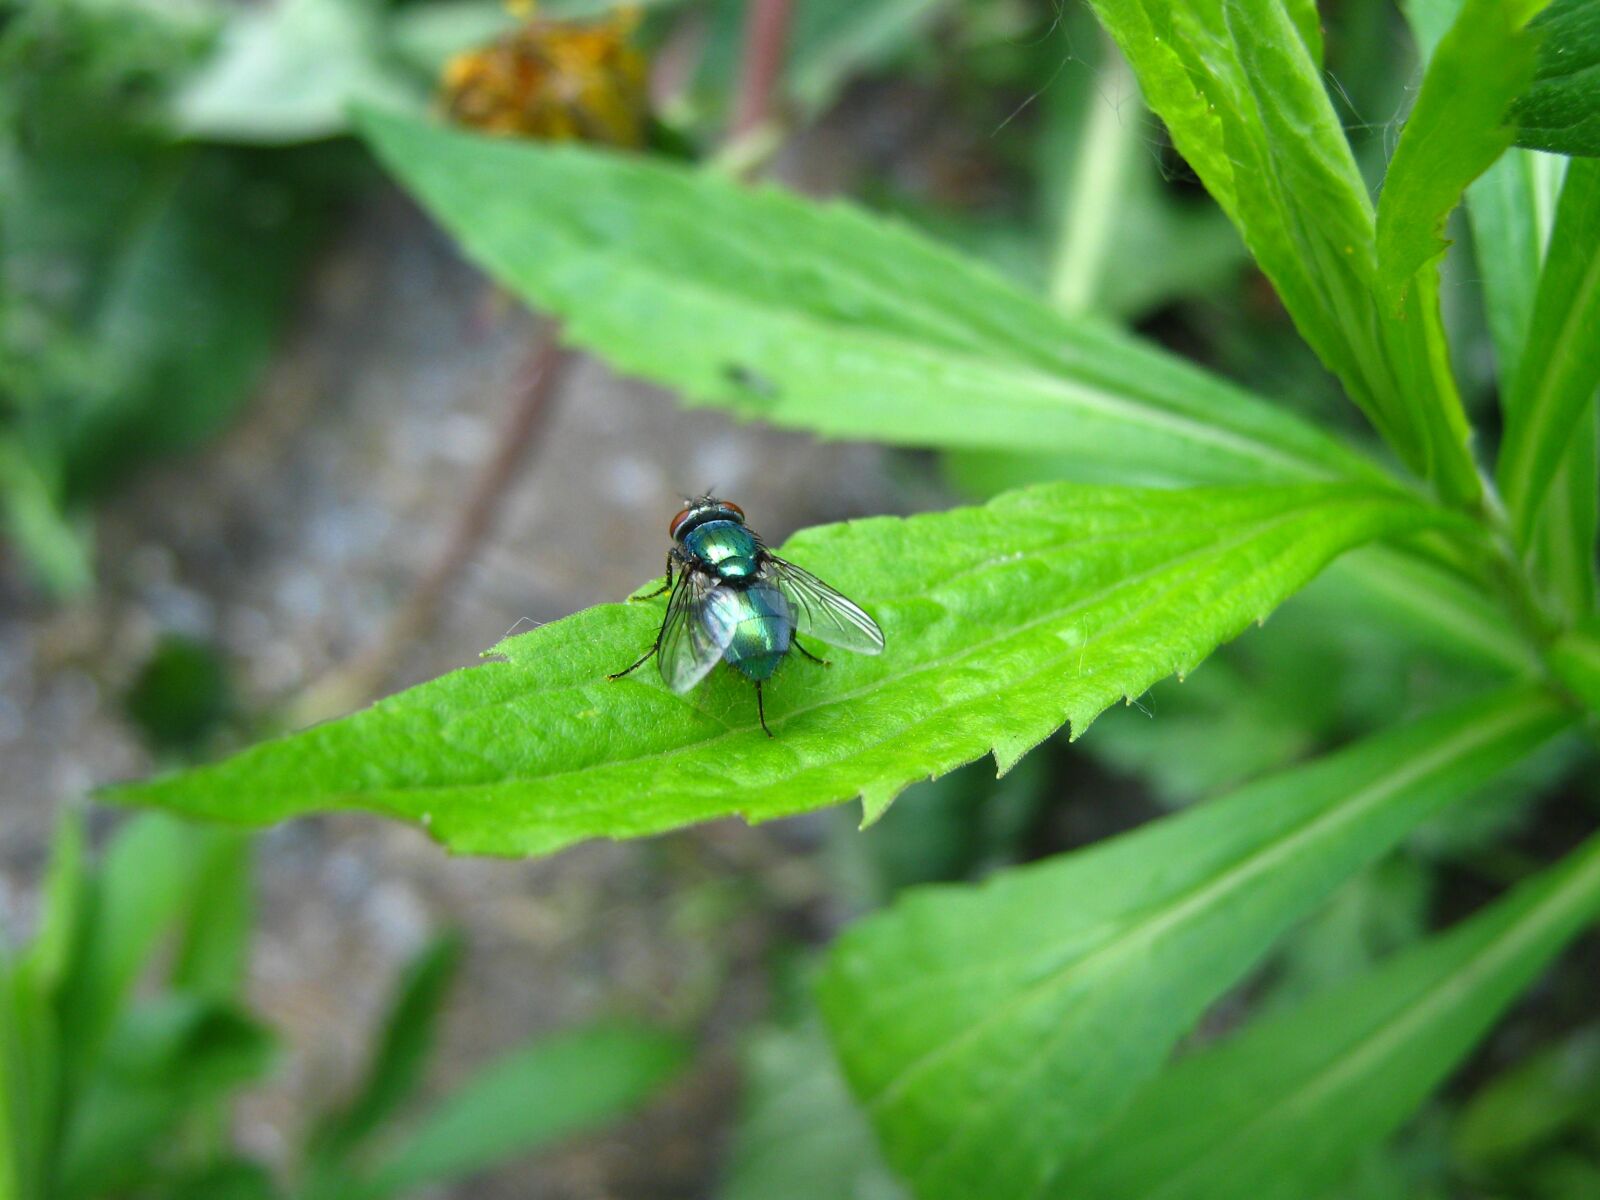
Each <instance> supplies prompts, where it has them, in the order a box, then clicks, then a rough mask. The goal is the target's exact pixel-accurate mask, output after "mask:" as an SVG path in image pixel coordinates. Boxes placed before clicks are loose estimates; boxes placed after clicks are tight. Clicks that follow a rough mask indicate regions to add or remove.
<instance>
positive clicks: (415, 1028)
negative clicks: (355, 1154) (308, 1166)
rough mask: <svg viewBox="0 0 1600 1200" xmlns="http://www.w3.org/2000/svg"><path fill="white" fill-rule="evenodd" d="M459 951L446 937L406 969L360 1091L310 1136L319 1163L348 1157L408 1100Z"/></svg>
mask: <svg viewBox="0 0 1600 1200" xmlns="http://www.w3.org/2000/svg"><path fill="white" fill-rule="evenodd" d="M461 951H462V941H461V938H460V937H459V936H458V935H454V934H447V935H445V936H443V937H438V938H435V939H434V940H433V941H432V942H430V943H429V944H428V945H427V946H425V947H423V949H422V951H421V952H420V953H419V954H417V955H416V957H414V958H413V959H412V960H411V961H410V962H409V963H408V964H407V965H406V969H405V973H404V975H403V976H402V977H401V979H400V983H399V985H398V987H397V988H396V990H395V996H394V999H393V1001H392V1002H391V1005H390V1009H389V1015H388V1018H387V1019H386V1020H385V1022H384V1027H383V1032H382V1034H381V1035H380V1037H379V1038H378V1040H377V1044H376V1045H375V1047H374V1049H373V1054H372V1061H371V1062H370V1063H368V1065H367V1075H366V1078H365V1079H364V1080H363V1081H362V1083H361V1087H360V1089H359V1090H358V1091H357V1093H356V1095H355V1097H354V1098H353V1099H352V1100H351V1102H350V1103H349V1104H348V1105H347V1106H345V1107H344V1108H343V1109H341V1110H339V1111H338V1112H335V1113H332V1114H330V1115H329V1116H328V1117H327V1118H326V1119H325V1120H324V1121H323V1122H322V1124H321V1126H320V1127H319V1128H318V1129H317V1130H316V1132H315V1133H314V1135H313V1137H312V1142H311V1149H312V1153H313V1155H314V1156H316V1157H317V1158H318V1159H320V1160H323V1161H324V1162H332V1161H336V1160H338V1159H341V1158H343V1157H345V1156H347V1155H348V1154H349V1153H350V1152H351V1151H352V1150H353V1149H355V1148H356V1147H357V1146H359V1145H360V1144H361V1142H362V1141H363V1140H364V1139H366V1138H368V1137H370V1136H371V1135H372V1133H373V1132H374V1131H375V1130H377V1129H378V1128H379V1126H381V1125H382V1123H383V1122H384V1121H385V1120H386V1119H387V1118H389V1117H390V1116H391V1115H393V1114H394V1113H395V1112H396V1111H398V1110H399V1108H400V1107H401V1106H402V1105H403V1104H405V1102H406V1101H407V1100H409V1099H410V1097H411V1095H412V1093H413V1092H414V1091H415V1090H416V1087H417V1085H418V1084H419V1083H420V1082H421V1080H422V1073H423V1070H424V1069H425V1068H426V1066H427V1062H428V1054H429V1052H430V1051H431V1050H432V1049H433V1043H434V1038H435V1034H436V1031H437V1027H438V1024H439V1015H440V1013H441V1012H442V1011H443V1009H444V1003H445V1000H446V998H447V997H448V996H449V994H450V985H451V984H452V983H453V982H454V981H455V976H456V970H457V967H458V966H459V965H460V961H461Z"/></svg>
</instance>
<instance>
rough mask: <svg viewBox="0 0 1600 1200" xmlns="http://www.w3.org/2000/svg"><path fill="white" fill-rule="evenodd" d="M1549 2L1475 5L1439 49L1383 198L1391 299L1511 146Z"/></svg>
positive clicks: (1474, 1) (1384, 260)
mask: <svg viewBox="0 0 1600 1200" xmlns="http://www.w3.org/2000/svg"><path fill="white" fill-rule="evenodd" d="M1546 3H1548V0H1518V2H1516V3H1508V2H1507V0H1465V2H1464V3H1463V4H1462V5H1461V9H1460V12H1459V14H1458V15H1457V17H1456V20H1455V23H1454V24H1453V25H1452V26H1451V27H1450V29H1449V31H1448V32H1447V33H1446V34H1445V35H1444V37H1443V39H1442V40H1441V41H1440V42H1439V45H1438V48H1437V49H1436V50H1435V51H1434V52H1433V54H1432V56H1431V58H1430V60H1429V62H1428V69H1427V73H1426V75H1425V76H1424V77H1423V80H1422V89H1421V90H1420V91H1419V92H1418V93H1417V99H1416V103H1415V104H1414V105H1413V106H1412V109H1411V114H1410V116H1409V117H1408V118H1407V119H1406V124H1405V129H1404V130H1403V131H1402V132H1401V135H1400V141H1399V144H1398V145H1397V146H1396V147H1395V151H1394V157H1393V158H1392V159H1391V160H1390V162H1389V171H1388V174H1387V175H1386V176H1385V177H1384V181H1383V192H1382V194H1381V195H1380V196H1379V199H1378V224H1377V234H1378V273H1379V278H1380V280H1381V283H1382V286H1383V288H1384V289H1385V291H1386V292H1387V294H1388V296H1389V297H1390V299H1391V301H1392V302H1393V303H1395V304H1397V305H1398V303H1399V298H1400V296H1401V294H1402V293H1403V292H1404V290H1405V289H1406V287H1407V286H1409V284H1410V281H1411V278H1412V276H1414V275H1415V274H1416V273H1417V272H1418V271H1421V270H1424V269H1428V270H1430V271H1432V270H1434V269H1436V268H1435V267H1434V266H1433V265H1432V264H1433V262H1434V260H1435V259H1437V258H1438V257H1439V256H1440V255H1442V254H1443V253H1444V252H1445V250H1446V248H1447V247H1448V246H1449V243H1448V242H1447V241H1445V238H1444V224H1445V219H1446V218H1447V217H1449V215H1450V213H1451V212H1453V211H1454V210H1455V207H1456V205H1457V204H1458V203H1460V200H1461V195H1462V192H1463V191H1464V190H1465V189H1466V187H1467V185H1468V184H1469V183H1471V182H1472V181H1473V180H1474V179H1476V178H1478V176H1480V175H1482V174H1483V172H1484V171H1485V170H1487V169H1488V167H1489V166H1490V164H1491V163H1493V162H1494V161H1495V159H1497V158H1499V157H1500V155H1501V154H1502V153H1504V152H1505V151H1506V150H1507V149H1509V148H1510V146H1511V142H1512V139H1513V138H1514V136H1515V133H1516V130H1515V129H1514V127H1513V126H1512V125H1511V124H1509V123H1508V122H1507V121H1506V119H1505V118H1506V109H1507V107H1508V106H1509V105H1510V103H1511V101H1512V100H1513V99H1514V98H1515V97H1516V96H1517V95H1518V93H1520V92H1521V91H1522V90H1523V88H1524V87H1525V86H1526V84H1527V82H1528V81H1529V80H1530V79H1531V78H1532V77H1533V65H1534V56H1535V51H1536V49H1537V46H1538V41H1539V38H1538V35H1537V34H1536V33H1533V32H1530V31H1529V30H1528V29H1527V22H1528V20H1529V19H1530V18H1531V17H1532V16H1534V14H1535V13H1537V12H1538V10H1539V9H1540V8H1542V7H1544V5H1545V4H1546Z"/></svg>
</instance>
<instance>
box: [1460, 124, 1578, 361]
mask: <svg viewBox="0 0 1600 1200" xmlns="http://www.w3.org/2000/svg"><path fill="white" fill-rule="evenodd" d="M1566 165H1567V162H1566V159H1564V158H1558V157H1556V156H1555V155H1553V154H1539V153H1537V152H1535V151H1532V150H1517V149H1512V150H1508V151H1506V153H1505V154H1504V155H1503V156H1502V157H1501V158H1500V160H1499V161H1498V162H1496V163H1495V164H1494V165H1493V166H1491V167H1490V168H1489V169H1488V170H1487V171H1485V172H1484V173H1483V175H1482V176H1481V177H1480V178H1479V179H1477V180H1476V181H1474V182H1473V184H1472V186H1471V187H1469V188H1468V189H1467V217H1468V218H1469V219H1470V221H1471V223H1472V240H1473V245H1474V247H1475V249H1476V251H1477V253H1476V254H1475V255H1474V258H1475V260H1476V263H1477V268H1478V271H1479V273H1480V274H1481V275H1482V277H1483V298H1484V305H1485V307H1486V308H1487V310H1488V318H1489V335H1490V337H1491V338H1493V340H1494V351H1495V358H1496V359H1497V360H1498V362H1497V365H1498V367H1499V373H1500V378H1501V380H1502V381H1503V382H1505V383H1509V381H1510V380H1512V379H1514V378H1515V377H1516V374H1517V367H1518V364H1519V363H1520V362H1521V361H1522V349H1523V347H1524V346H1525V345H1526V344H1527V341H1528V334H1529V332H1530V330H1531V329H1532V328H1533V308H1534V302H1535V298H1536V296H1537V295H1538V290H1539V272H1540V271H1541V270H1542V269H1543V266H1544V251H1545V246H1546V244H1547V243H1548V242H1549V240H1550V226H1551V224H1552V222H1553V221H1554V220H1555V209H1556V200H1557V197H1559V196H1560V194H1561V182H1562V178H1563V176H1564V174H1565V172H1566Z"/></svg>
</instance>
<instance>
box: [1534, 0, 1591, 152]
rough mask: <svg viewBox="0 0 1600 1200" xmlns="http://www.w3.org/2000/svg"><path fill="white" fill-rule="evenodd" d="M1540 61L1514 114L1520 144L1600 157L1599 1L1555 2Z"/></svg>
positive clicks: (1544, 24)
mask: <svg viewBox="0 0 1600 1200" xmlns="http://www.w3.org/2000/svg"><path fill="white" fill-rule="evenodd" d="M1535 28H1536V29H1537V30H1538V32H1539V33H1540V35H1541V39H1542V40H1541V42H1540V47H1539V65H1538V69H1537V70H1536V71H1535V72H1534V77H1533V86H1532V87H1530V88H1529V89H1528V90H1527V92H1526V93H1525V94H1523V95H1522V96H1521V97H1520V98H1519V99H1518V101H1517V103H1516V106H1515V107H1514V108H1513V109H1512V115H1513V116H1514V117H1515V119H1516V122H1517V142H1518V144H1519V145H1522V146H1529V147H1532V148H1533V149H1535V150H1553V151H1555V152H1557V153H1558V154H1583V155H1588V156H1590V157H1594V156H1600V89H1596V88H1595V86H1594V74H1595V70H1596V68H1597V67H1600V4H1596V3H1594V0H1553V2H1552V3H1551V5H1550V7H1549V8H1547V9H1545V11H1544V12H1543V13H1541V14H1540V15H1539V18H1538V20H1537V21H1536V22H1535Z"/></svg>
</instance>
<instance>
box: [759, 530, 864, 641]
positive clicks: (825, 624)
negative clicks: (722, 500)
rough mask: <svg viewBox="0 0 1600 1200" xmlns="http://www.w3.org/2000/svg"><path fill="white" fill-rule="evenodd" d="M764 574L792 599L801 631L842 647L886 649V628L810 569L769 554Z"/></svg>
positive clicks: (795, 623)
mask: <svg viewBox="0 0 1600 1200" xmlns="http://www.w3.org/2000/svg"><path fill="white" fill-rule="evenodd" d="M762 574H763V575H764V576H765V577H766V578H767V579H768V580H769V581H770V582H772V583H774V584H776V585H777V587H778V590H779V591H780V592H782V593H783V595H784V598H785V599H786V600H788V601H789V607H790V608H791V609H793V610H794V612H793V615H794V627H795V631H796V632H798V633H805V634H810V635H811V636H812V637H814V638H817V639H818V640H819V641H824V642H827V643H828V645H830V646H838V647H839V648H840V649H841V650H854V651H855V652H856V653H857V654H877V653H879V652H880V651H882V650H883V630H881V629H879V628H878V623H877V622H876V621H874V620H873V619H872V618H871V617H869V616H867V614H866V613H864V612H862V611H861V608H860V606H859V605H857V604H856V603H855V601H853V600H849V599H847V598H846V597H844V596H841V595H840V594H839V593H838V592H836V591H834V590H833V589H832V588H831V587H829V586H828V585H827V584H825V583H823V582H822V580H820V579H818V578H817V577H816V576H815V575H813V574H811V572H809V571H802V570H801V569H800V568H799V567H797V566H795V565H794V564H793V563H792V562H786V561H785V560H783V559H781V558H779V557H778V556H777V555H776V554H771V553H769V554H768V555H767V557H766V563H765V564H764V566H763V567H762Z"/></svg>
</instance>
